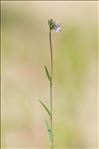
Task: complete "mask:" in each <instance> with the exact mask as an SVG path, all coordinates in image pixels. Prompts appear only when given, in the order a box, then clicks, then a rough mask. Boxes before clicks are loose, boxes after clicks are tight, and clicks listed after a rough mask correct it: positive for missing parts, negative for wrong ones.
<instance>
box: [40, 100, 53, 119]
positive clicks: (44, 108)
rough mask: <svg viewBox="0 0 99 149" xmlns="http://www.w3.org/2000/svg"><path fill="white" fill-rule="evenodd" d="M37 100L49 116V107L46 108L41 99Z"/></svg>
mask: <svg viewBox="0 0 99 149" xmlns="http://www.w3.org/2000/svg"><path fill="white" fill-rule="evenodd" d="M39 102H40V103H41V105H42V106H43V107H44V109H45V110H46V111H47V113H48V115H49V116H50V117H51V112H50V111H49V109H48V108H47V106H46V105H45V104H44V103H43V102H42V101H41V100H39Z"/></svg>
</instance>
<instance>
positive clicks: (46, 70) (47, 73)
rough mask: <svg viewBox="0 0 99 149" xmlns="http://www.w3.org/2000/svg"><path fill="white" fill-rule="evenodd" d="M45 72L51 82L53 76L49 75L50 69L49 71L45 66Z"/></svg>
mask: <svg viewBox="0 0 99 149" xmlns="http://www.w3.org/2000/svg"><path fill="white" fill-rule="evenodd" d="M45 72H46V75H47V78H48V80H49V81H50V82H51V80H52V79H51V76H50V74H49V72H48V69H47V67H46V66H45Z"/></svg>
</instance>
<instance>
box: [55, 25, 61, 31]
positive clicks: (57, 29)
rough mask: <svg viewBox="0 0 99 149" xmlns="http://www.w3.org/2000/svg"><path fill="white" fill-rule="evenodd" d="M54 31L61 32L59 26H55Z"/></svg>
mask: <svg viewBox="0 0 99 149" xmlns="http://www.w3.org/2000/svg"><path fill="white" fill-rule="evenodd" d="M54 30H55V31H56V32H60V31H61V27H60V25H59V24H55V26H54Z"/></svg>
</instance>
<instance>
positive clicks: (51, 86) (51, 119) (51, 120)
mask: <svg viewBox="0 0 99 149" xmlns="http://www.w3.org/2000/svg"><path fill="white" fill-rule="evenodd" d="M49 42H50V54H51V81H50V109H51V118H50V123H51V132H52V144H51V149H53V148H54V139H53V102H52V98H53V97H52V93H53V92H52V88H53V50H52V39H51V30H50V31H49Z"/></svg>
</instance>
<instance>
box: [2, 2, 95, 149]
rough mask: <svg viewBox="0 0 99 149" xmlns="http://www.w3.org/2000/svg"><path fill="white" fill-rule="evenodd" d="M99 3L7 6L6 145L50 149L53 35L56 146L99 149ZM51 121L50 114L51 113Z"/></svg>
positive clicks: (4, 41) (4, 32)
mask: <svg viewBox="0 0 99 149" xmlns="http://www.w3.org/2000/svg"><path fill="white" fill-rule="evenodd" d="M97 9H98V8H97V2H18V1H17V2H2V51H1V56H2V147H6V148H11V147H13V148H14V147H20V148H21V147H25V148H29V147H31V148H39V147H42V148H44V147H48V146H49V145H48V138H47V130H46V126H45V123H44V122H45V118H44V111H43V110H42V108H41V106H40V105H39V102H38V100H39V99H41V100H42V99H43V100H44V102H45V103H49V86H48V81H47V79H46V75H45V71H44V65H45V64H47V66H48V67H50V56H49V54H50V53H49V42H48V24H47V21H48V19H49V18H53V19H55V20H56V21H57V22H60V23H61V28H62V31H61V33H54V32H53V45H54V46H53V49H54V87H53V97H54V101H53V110H54V132H55V133H54V137H55V146H56V148H57V147H58V148H66V149H67V148H69V147H74V148H80V147H89V148H90V147H92V148H94V147H97V127H98V126H97V125H98V119H97V112H98V110H97V80H98V79H97V48H98V47H97V42H98V41H97V38H98V36H97ZM45 117H46V115H45Z"/></svg>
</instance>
